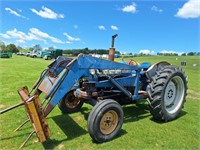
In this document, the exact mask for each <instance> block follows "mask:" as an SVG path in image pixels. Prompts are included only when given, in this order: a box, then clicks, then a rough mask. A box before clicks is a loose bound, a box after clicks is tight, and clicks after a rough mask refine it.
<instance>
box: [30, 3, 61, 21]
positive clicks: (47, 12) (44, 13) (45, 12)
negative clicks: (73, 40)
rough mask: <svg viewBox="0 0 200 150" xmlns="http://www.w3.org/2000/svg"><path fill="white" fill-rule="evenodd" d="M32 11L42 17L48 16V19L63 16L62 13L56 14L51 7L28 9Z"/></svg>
mask: <svg viewBox="0 0 200 150" xmlns="http://www.w3.org/2000/svg"><path fill="white" fill-rule="evenodd" d="M30 10H31V11H32V12H33V13H35V14H37V15H39V16H40V17H42V18H48V19H57V18H64V15H63V14H57V13H55V12H54V11H52V10H51V9H49V8H47V7H44V6H42V10H40V11H37V10H35V9H34V8H31V9H30Z"/></svg>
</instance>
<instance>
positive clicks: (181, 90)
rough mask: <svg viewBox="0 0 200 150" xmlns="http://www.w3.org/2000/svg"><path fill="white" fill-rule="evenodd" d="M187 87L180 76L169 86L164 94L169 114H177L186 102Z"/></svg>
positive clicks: (170, 82) (174, 78) (175, 77)
mask: <svg viewBox="0 0 200 150" xmlns="http://www.w3.org/2000/svg"><path fill="white" fill-rule="evenodd" d="M184 95H185V86H184V82H183V79H182V78H181V77H180V76H174V77H173V78H172V79H171V80H170V81H169V82H168V84H167V86H166V89H165V93H164V106H165V109H166V111H167V112H168V113H171V114H173V113H175V112H177V110H178V109H179V108H180V107H181V104H182V102H183V100H184Z"/></svg>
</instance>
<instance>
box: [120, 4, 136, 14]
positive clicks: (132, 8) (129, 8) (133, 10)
mask: <svg viewBox="0 0 200 150" xmlns="http://www.w3.org/2000/svg"><path fill="white" fill-rule="evenodd" d="M121 10H122V11H123V12H126V13H136V11H137V9H136V4H135V3H132V5H127V6H124V7H123V8H122V9H121Z"/></svg>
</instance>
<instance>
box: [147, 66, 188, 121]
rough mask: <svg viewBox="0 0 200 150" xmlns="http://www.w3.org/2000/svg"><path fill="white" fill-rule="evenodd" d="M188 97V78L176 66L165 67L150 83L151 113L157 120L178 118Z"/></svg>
mask: <svg viewBox="0 0 200 150" xmlns="http://www.w3.org/2000/svg"><path fill="white" fill-rule="evenodd" d="M186 95H187V77H186V75H185V73H184V72H183V71H182V69H180V68H179V67H176V66H171V65H168V66H164V67H163V69H161V70H159V71H157V72H156V74H155V76H154V77H153V79H152V82H151V83H150V107H149V108H150V112H151V114H152V115H153V117H154V118H155V119H156V120H165V121H170V120H173V119H175V118H177V117H178V115H179V114H180V112H181V110H182V108H183V106H184V103H185V101H186V99H185V98H186Z"/></svg>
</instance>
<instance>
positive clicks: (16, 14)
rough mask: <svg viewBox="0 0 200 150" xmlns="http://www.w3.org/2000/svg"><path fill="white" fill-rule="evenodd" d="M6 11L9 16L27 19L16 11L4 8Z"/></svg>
mask: <svg viewBox="0 0 200 150" xmlns="http://www.w3.org/2000/svg"><path fill="white" fill-rule="evenodd" d="M5 10H6V11H8V12H9V13H10V14H12V15H15V16H17V17H21V18H24V19H28V18H26V17H25V16H22V15H21V14H19V13H17V12H16V11H14V10H12V9H11V8H5ZM20 12H21V11H20Z"/></svg>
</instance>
